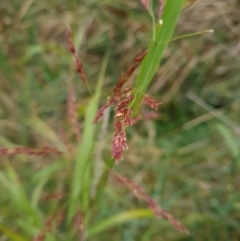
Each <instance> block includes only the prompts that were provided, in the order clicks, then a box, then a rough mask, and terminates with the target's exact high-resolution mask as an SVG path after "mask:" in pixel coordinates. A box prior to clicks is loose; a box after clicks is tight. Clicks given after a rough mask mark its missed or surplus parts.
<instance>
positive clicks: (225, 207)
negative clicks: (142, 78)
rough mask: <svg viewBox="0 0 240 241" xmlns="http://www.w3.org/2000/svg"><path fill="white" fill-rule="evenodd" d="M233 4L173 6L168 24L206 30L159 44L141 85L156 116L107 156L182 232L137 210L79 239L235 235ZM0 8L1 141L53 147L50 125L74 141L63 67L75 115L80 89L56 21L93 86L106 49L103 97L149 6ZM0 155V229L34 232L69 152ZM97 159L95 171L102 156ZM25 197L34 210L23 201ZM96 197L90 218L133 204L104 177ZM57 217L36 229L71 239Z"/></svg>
mask: <svg viewBox="0 0 240 241" xmlns="http://www.w3.org/2000/svg"><path fill="white" fill-rule="evenodd" d="M239 12H240V2H239V1H238V0H225V1H221V0H212V1H209V0H199V1H198V2H196V3H195V4H194V5H192V6H191V7H189V8H185V9H184V10H183V12H182V14H181V17H180V20H179V23H178V26H177V29H176V31H175V36H178V35H181V34H185V33H189V32H197V31H202V30H206V29H214V30H215V32H214V33H213V34H202V35H198V36H194V37H191V38H184V39H180V40H176V41H174V42H172V43H171V44H170V45H169V48H168V49H167V51H166V52H165V55H164V59H163V61H162V64H161V66H160V67H159V69H158V72H157V74H156V76H155V77H154V81H153V82H152V84H151V86H150V88H149V91H148V93H150V94H151V95H153V96H154V97H155V98H156V99H159V100H161V102H162V103H163V104H162V105H161V107H160V108H159V109H160V113H161V117H160V119H159V120H156V121H144V122H140V123H138V124H136V126H134V127H132V128H130V129H129V131H128V136H129V138H128V139H129V142H128V143H129V150H128V151H127V152H126V153H125V157H124V161H122V162H121V163H120V164H119V165H118V166H117V167H116V169H117V170H118V172H119V173H123V174H124V175H126V176H128V177H130V178H132V179H134V180H135V181H136V182H137V183H139V184H140V185H141V186H142V187H143V188H144V189H145V190H146V191H147V192H148V193H149V195H150V196H152V197H153V198H154V200H156V201H157V202H158V203H159V204H161V206H162V207H163V208H164V209H166V210H167V211H169V212H170V213H171V214H173V215H174V216H175V217H176V218H178V219H179V220H181V221H182V222H183V223H184V224H185V226H186V227H187V228H188V229H189V230H190V233H191V235H189V236H185V235H182V234H179V233H178V232H177V231H175V230H173V228H172V227H171V226H170V225H169V224H168V223H167V222H165V221H162V220H156V219H152V218H151V219H146V218H145V219H137V220H132V221H129V222H123V223H122V224H119V223H120V221H119V222H116V223H117V224H118V225H116V226H114V227H110V228H109V229H103V232H101V233H98V235H95V236H94V235H93V236H90V237H89V239H87V240H93V241H95V240H96V241H97V240H98V241H101V240H104V241H105V240H124V241H132V240H141V241H147V240H151V241H155V240H159V241H161V240H169V241H170V240H171V241H173V240H175V241H176V240H178V241H180V240H181V241H183V240H184V241H190V240H191V241H198V240H199V241H200V240H209V241H210V240H211V241H213V240H214V241H215V240H216V241H220V240H229V241H235V240H236V241H237V240H239V239H240V229H239V226H240V202H239V200H240V178H239V177H240V175H239V174H240V173H239V168H240V152H239V144H240V142H239V135H240V122H239V116H240V111H239V109H240V108H239V107H240V88H239V76H240V72H239V66H240V59H239V53H240V45H239V36H240V23H239ZM0 13H1V14H0V29H1V32H0V43H1V45H0V146H1V147H7V148H11V147H15V146H19V145H21V146H31V147H33V148H36V147H41V146H55V147H57V148H58V149H60V150H64V148H65V147H64V145H63V143H62V141H61V140H60V138H59V137H58V136H59V135H58V134H59V129H60V127H61V128H62V129H63V130H65V132H66V134H67V136H68V138H69V139H70V142H71V144H72V146H73V147H75V146H77V143H76V140H75V139H74V135H73V132H72V131H71V128H69V124H68V122H67V114H66V112H67V110H66V102H67V95H68V91H67V81H68V80H69V79H73V80H74V81H75V83H76V85H77V88H76V92H77V97H78V103H77V105H78V110H79V119H80V121H81V125H83V124H82V122H83V119H84V112H85V110H86V109H87V107H86V106H87V103H89V100H90V96H89V94H88V92H87V90H86V88H85V87H84V85H83V84H82V83H81V82H80V81H79V80H78V78H77V76H75V75H74V74H73V72H74V71H73V68H72V64H71V63H72V59H71V55H70V54H69V52H68V48H67V44H66V39H65V30H66V26H67V25H69V24H70V25H71V27H72V30H73V33H74V40H75V43H76V46H77V48H78V52H79V55H80V56H81V59H82V61H83V64H84V68H85V70H86V73H87V76H88V79H89V83H90V85H91V87H92V89H95V86H96V85H97V82H98V77H99V73H100V71H101V65H102V60H103V58H104V56H105V54H106V53H107V52H109V53H110V56H109V61H108V65H107V69H106V75H105V78H104V85H103V90H102V97H101V100H100V103H101V104H102V103H104V101H105V99H106V97H107V96H108V95H109V94H110V93H111V89H112V87H113V86H114V84H115V83H116V81H117V77H118V76H119V74H120V73H121V72H122V71H124V70H125V69H126V68H127V67H128V66H129V65H130V63H131V62H132V61H133V59H134V56H135V55H136V54H137V53H138V52H139V50H140V49H142V50H143V49H145V48H146V46H147V45H148V42H149V40H150V39H151V19H150V17H149V16H148V14H147V13H146V11H145V10H144V8H142V6H141V5H140V3H139V1H136V0H129V1H124V3H123V1H118V0H114V1H108V0H105V1H96V0H85V1H80V3H79V1H76V0H71V1H59V0H52V1H34V0H25V1H18V0H11V1H3V2H2V3H0ZM111 116H112V112H110V118H111ZM97 128H98V129H101V125H97ZM112 133H113V128H112V127H111V126H109V128H108V132H107V134H106V137H105V140H104V147H103V148H104V149H103V152H102V157H101V158H99V157H96V159H97V161H98V162H100V161H101V160H100V159H102V160H104V161H110V157H111V153H110V149H111V147H110V145H111V144H110V143H111V138H112ZM96 138H97V137H96ZM97 145H98V144H97ZM0 160H1V161H0V169H1V173H0V174H1V175H0V183H1V184H0V193H1V195H0V241H5V240H31V238H32V236H31V235H30V233H33V234H35V235H36V234H37V233H38V231H39V230H38V228H37V227H41V225H43V223H44V222H45V221H46V219H47V217H48V216H49V215H50V214H51V213H52V212H54V210H56V209H57V208H58V205H59V203H60V201H56V200H51V201H44V200H42V197H43V196H44V195H46V194H48V193H56V192H63V193H65V195H68V192H69V188H70V187H69V185H70V179H71V176H72V171H73V170H72V161H71V158H69V156H64V157H61V158H58V157H55V156H45V157H31V156H24V155H19V156H14V157H5V156H3V155H0ZM96 165H99V166H98V167H97V172H96V173H95V174H96V176H98V175H99V174H98V170H99V172H100V171H101V170H102V168H103V167H102V165H101V164H99V163H97V164H96ZM23 193H24V194H23ZM28 203H30V204H31V205H32V206H33V207H34V208H35V209H36V210H38V211H37V213H35V214H33V213H32V209H31V210H29V209H28V206H27V205H28ZM96 203H97V204H96V205H95V206H94V208H92V209H91V215H92V218H91V220H90V221H89V226H94V225H95V224H98V223H100V224H101V223H104V222H106V221H107V220H108V218H109V217H112V216H113V215H115V214H119V213H122V212H124V211H127V210H131V209H136V208H144V205H143V204H142V203H141V202H139V201H136V199H134V198H133V196H132V195H131V194H130V193H129V192H128V191H127V190H126V189H124V188H123V187H121V186H120V185H118V184H116V183H112V182H111V181H110V182H108V184H107V185H106V187H105V189H104V191H103V193H102V195H101V196H100V197H99V198H98V199H97V201H96ZM35 209H34V210H35ZM145 211H146V210H145ZM128 215H129V214H128ZM93 217H94V218H93ZM30 219H31V220H30ZM32 219H34V220H35V221H34V222H33V221H32ZM126 220H128V218H126ZM112 222H113V221H112ZM30 223H31V225H32V226H30ZM33 223H34V225H33ZM64 225H65V224H63V225H62V226H63V227H61V229H62V232H59V233H58V234H56V237H55V238H54V237H53V236H48V237H47V240H79V239H77V238H76V237H69V236H67V234H66V233H67V231H66V229H64ZM98 227H99V226H98ZM28 229H29V230H30V231H29V232H27V230H28ZM61 229H60V230H61ZM64 230H65V231H64ZM64 235H66V236H64Z"/></svg>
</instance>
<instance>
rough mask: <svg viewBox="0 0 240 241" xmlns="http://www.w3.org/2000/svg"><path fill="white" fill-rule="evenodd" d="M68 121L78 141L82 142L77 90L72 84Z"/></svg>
mask: <svg viewBox="0 0 240 241" xmlns="http://www.w3.org/2000/svg"><path fill="white" fill-rule="evenodd" d="M68 119H69V122H70V124H71V126H72V128H73V130H74V132H75V134H76V137H77V140H78V141H80V138H81V131H80V126H79V123H78V114H77V106H76V95H75V90H74V86H73V84H72V83H69V90H68Z"/></svg>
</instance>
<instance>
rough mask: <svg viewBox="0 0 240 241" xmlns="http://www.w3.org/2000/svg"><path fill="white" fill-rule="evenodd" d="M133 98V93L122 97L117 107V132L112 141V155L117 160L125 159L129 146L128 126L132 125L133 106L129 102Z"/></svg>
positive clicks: (115, 127) (115, 126)
mask: <svg viewBox="0 0 240 241" xmlns="http://www.w3.org/2000/svg"><path fill="white" fill-rule="evenodd" d="M132 100H133V94H130V95H128V96H126V97H125V98H123V99H122V101H121V102H119V103H118V105H117V107H116V108H115V111H116V113H115V119H116V122H115V125H114V129H115V134H114V136H113V141H112V157H113V158H114V159H115V161H116V162H118V161H119V160H121V159H123V151H124V150H126V149H127V148H128V146H127V136H126V128H127V127H128V126H131V125H132V120H131V114H132V108H131V107H129V106H128V105H129V103H130V102H131V101H132Z"/></svg>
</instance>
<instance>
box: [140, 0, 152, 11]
mask: <svg viewBox="0 0 240 241" xmlns="http://www.w3.org/2000/svg"><path fill="white" fill-rule="evenodd" d="M140 2H141V3H142V5H143V7H144V8H146V9H147V10H149V5H150V0H140Z"/></svg>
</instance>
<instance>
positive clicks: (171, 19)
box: [134, 0, 184, 115]
mask: <svg viewBox="0 0 240 241" xmlns="http://www.w3.org/2000/svg"><path fill="white" fill-rule="evenodd" d="M183 3H184V0H177V1H176V0H167V1H166V4H165V7H164V12H163V16H162V20H163V24H160V23H159V24H158V26H157V27H156V34H154V36H156V37H155V39H154V43H150V46H149V51H148V54H147V55H146V57H145V59H144V60H143V62H142V65H141V67H140V70H139V75H138V77H137V79H136V82H135V85H134V91H136V101H135V104H134V114H135V115H136V114H137V112H138V108H139V103H140V101H141V100H142V98H143V95H144V94H145V92H146V91H147V88H148V86H149V84H150V83H151V81H152V78H153V76H154V74H155V73H156V71H157V69H158V65H159V63H160V61H161V59H162V57H163V53H164V51H165V49H166V48H167V45H168V43H169V41H170V40H171V37H172V34H173V31H174V29H175V26H176V24H177V20H178V17H179V14H180V12H181V9H182V6H183Z"/></svg>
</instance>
